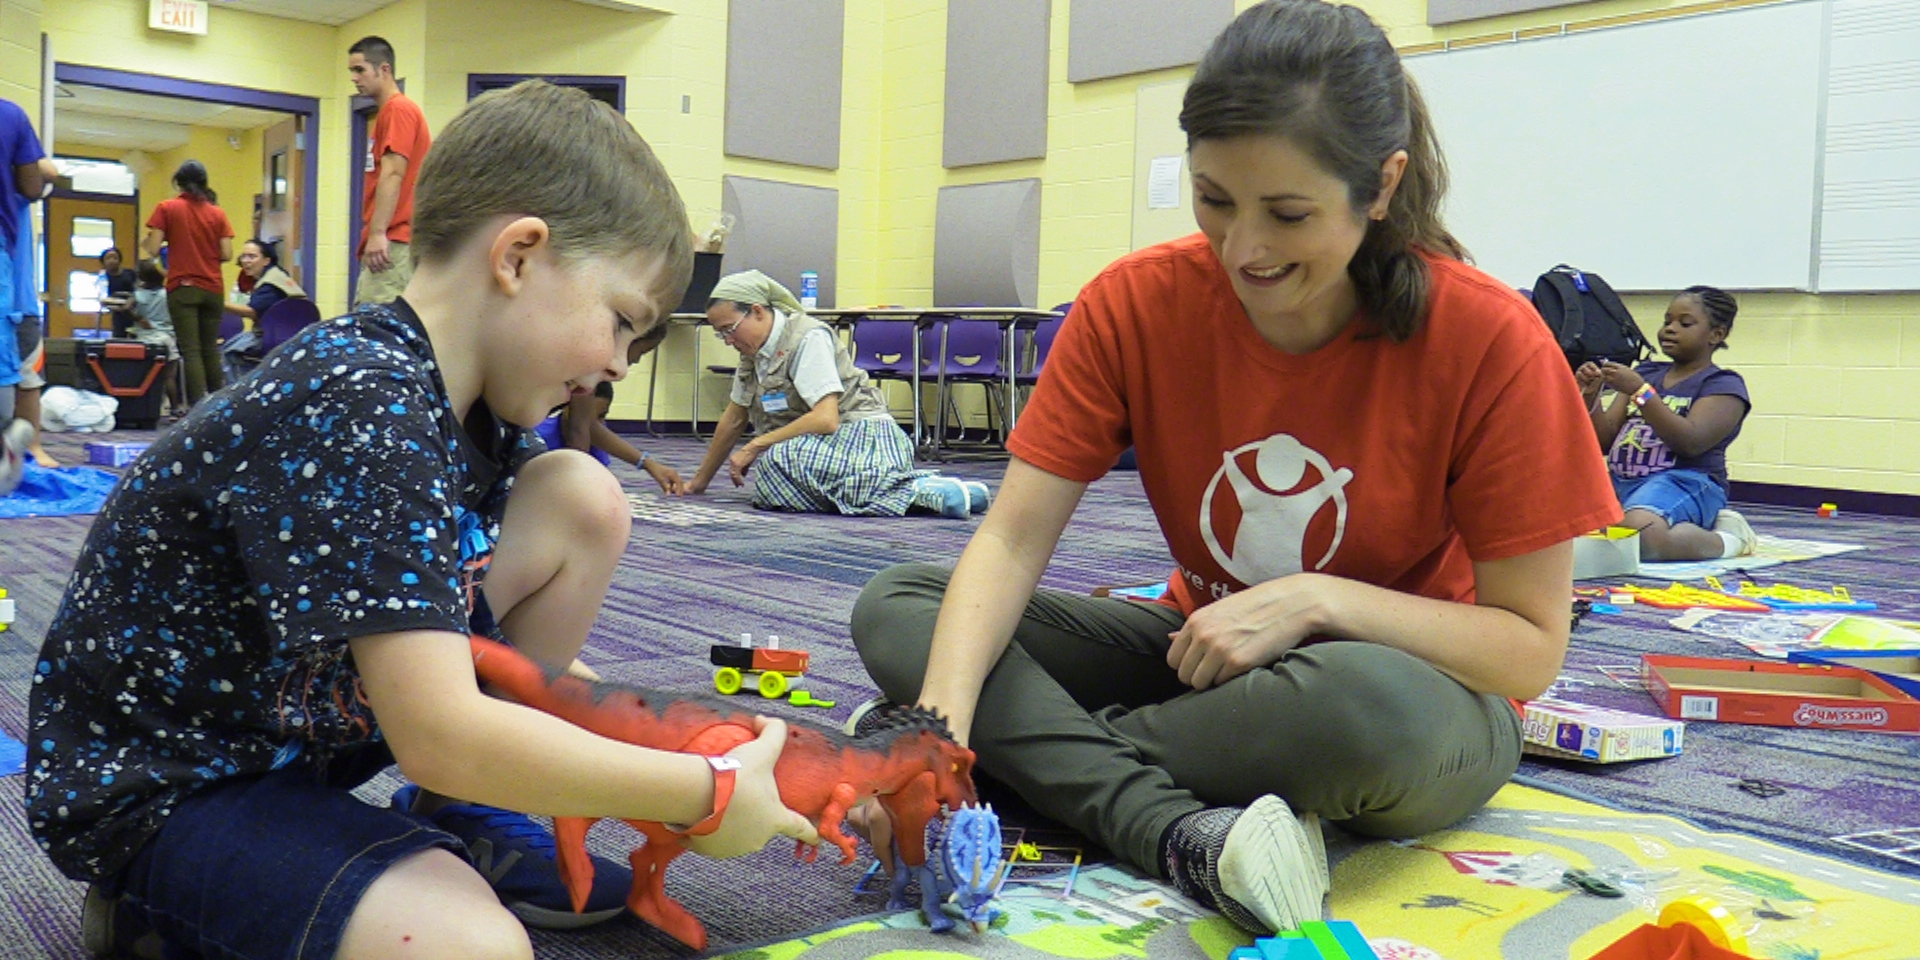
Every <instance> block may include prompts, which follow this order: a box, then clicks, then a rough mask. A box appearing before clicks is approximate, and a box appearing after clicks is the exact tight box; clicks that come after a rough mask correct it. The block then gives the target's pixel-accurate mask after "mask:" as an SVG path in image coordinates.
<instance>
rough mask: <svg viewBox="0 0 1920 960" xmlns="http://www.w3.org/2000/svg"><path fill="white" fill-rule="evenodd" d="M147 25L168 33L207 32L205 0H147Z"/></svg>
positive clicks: (203, 33) (202, 33)
mask: <svg viewBox="0 0 1920 960" xmlns="http://www.w3.org/2000/svg"><path fill="white" fill-rule="evenodd" d="M147 26H148V27H149V28H150V29H154V30H165V31H167V32H169V33H197V34H200V35H202V36H205V35H206V32H207V0H147Z"/></svg>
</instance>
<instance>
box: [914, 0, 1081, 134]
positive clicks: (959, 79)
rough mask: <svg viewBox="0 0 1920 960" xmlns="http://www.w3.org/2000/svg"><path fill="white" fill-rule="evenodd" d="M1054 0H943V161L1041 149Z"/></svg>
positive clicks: (1044, 132)
mask: <svg viewBox="0 0 1920 960" xmlns="http://www.w3.org/2000/svg"><path fill="white" fill-rule="evenodd" d="M1052 11H1053V3H1052V0H948V3H947V99H946V132H945V137H944V139H943V145H944V146H943V150H942V152H941V165H942V166H946V167H965V166H970V165H972V164H976V163H998V162H1000V161H1002V160H1027V159H1031V158H1034V157H1044V156H1046V155H1047V56H1048V47H1047V27H1048V22H1049V21H1050V20H1051V19H1052Z"/></svg>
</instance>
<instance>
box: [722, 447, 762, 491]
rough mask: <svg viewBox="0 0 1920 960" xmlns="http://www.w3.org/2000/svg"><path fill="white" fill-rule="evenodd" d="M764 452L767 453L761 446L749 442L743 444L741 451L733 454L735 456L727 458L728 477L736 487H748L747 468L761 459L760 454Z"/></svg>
mask: <svg viewBox="0 0 1920 960" xmlns="http://www.w3.org/2000/svg"><path fill="white" fill-rule="evenodd" d="M764 452H766V451H764V450H762V449H761V448H760V446H759V444H757V443H755V442H754V441H752V440H749V441H747V442H746V443H743V444H741V445H740V449H738V450H735V451H734V452H733V456H731V457H728V458H727V476H729V477H731V478H732V479H733V485H734V486H736V487H744V486H746V485H747V468H748V467H751V466H753V462H754V461H755V460H758V459H760V454H762V453H764Z"/></svg>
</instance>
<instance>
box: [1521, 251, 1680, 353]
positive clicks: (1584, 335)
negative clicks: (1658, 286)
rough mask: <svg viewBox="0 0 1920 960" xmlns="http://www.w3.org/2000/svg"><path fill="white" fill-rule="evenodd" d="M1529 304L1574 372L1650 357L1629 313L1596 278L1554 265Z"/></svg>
mask: <svg viewBox="0 0 1920 960" xmlns="http://www.w3.org/2000/svg"><path fill="white" fill-rule="evenodd" d="M1533 306H1534V309H1536V310H1538V311H1540V317H1541V319H1543V320H1545V321H1546V322H1547V330H1548V331H1549V332H1551V333H1552V334H1553V337H1554V339H1555V340H1558V341H1560V352H1561V353H1564V354H1566V355H1567V363H1568V364H1569V365H1571V366H1572V367H1573V368H1574V369H1576V370H1577V369H1579V368H1580V365H1581V364H1584V363H1588V362H1599V361H1601V360H1612V361H1613V362H1615V363H1621V364H1625V365H1627V366H1633V365H1634V364H1636V363H1638V362H1640V361H1641V360H1645V359H1646V358H1647V357H1649V356H1652V355H1653V347H1652V345H1651V344H1649V343H1647V338H1646V336H1645V335H1644V334H1642V333H1641V332H1640V326H1639V324H1636V323H1634V322H1633V314H1631V313H1628V312H1627V305H1626V304H1624V303H1621V302H1620V295H1619V294H1617V293H1614V292H1613V288H1612V287H1610V286H1607V282H1606V281H1605V280H1602V279H1600V275H1599V274H1596V273H1583V272H1581V271H1579V270H1576V269H1574V268H1573V267H1569V266H1567V265H1566V264H1564V263H1563V264H1561V265H1559V266H1557V267H1554V268H1553V269H1552V270H1549V271H1547V272H1546V273H1543V274H1541V275H1540V279H1539V280H1536V281H1534V284H1533Z"/></svg>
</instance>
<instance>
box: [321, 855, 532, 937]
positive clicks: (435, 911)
mask: <svg viewBox="0 0 1920 960" xmlns="http://www.w3.org/2000/svg"><path fill="white" fill-rule="evenodd" d="M336 956H338V957H341V958H343V960H345V958H351V960H386V958H389V957H391V958H405V960H532V957H533V943H532V941H531V940H530V939H528V937H527V928H526V927H525V926H524V925H522V924H521V923H520V920H519V919H518V918H516V917H515V916H514V915H513V914H512V913H510V912H508V910H507V908H506V907H504V906H502V905H501V904H500V901H499V899H498V898H497V897H496V896H495V895H494V892H493V890H492V889H491V888H489V887H488V886H487V882H486V880H484V879H483V878H481V876H480V875H479V874H478V873H475V872H474V870H473V866H472V865H471V864H469V863H467V861H466V860H465V859H463V858H461V857H459V856H456V855H455V854H453V853H451V852H449V851H446V850H425V851H422V852H420V853H417V854H414V855H413V856H410V857H407V858H405V859H403V860H401V861H400V862H398V863H395V864H394V865H393V866H391V867H388V868H387V871H386V872H385V873H383V874H381V875H380V878H379V879H377V880H375V881H374V882H373V884H372V885H371V886H369V887H368V888H367V891H366V893H365V894H364V895H362V896H361V898H360V903H359V904H358V905H356V906H355V907H354V911H353V917H352V919H350V920H349V921H348V922H347V929H346V931H345V932H344V933H343V934H342V936H341V938H340V947H339V949H338V950H337V951H336Z"/></svg>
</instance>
